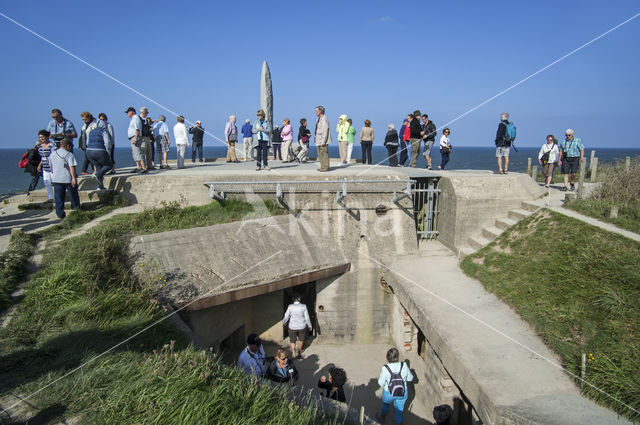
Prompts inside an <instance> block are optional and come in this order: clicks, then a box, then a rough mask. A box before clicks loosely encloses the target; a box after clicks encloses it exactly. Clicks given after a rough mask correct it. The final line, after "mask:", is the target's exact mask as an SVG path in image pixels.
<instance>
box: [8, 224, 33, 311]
mask: <svg viewBox="0 0 640 425" xmlns="http://www.w3.org/2000/svg"><path fill="white" fill-rule="evenodd" d="M35 245H36V238H35V237H34V236H33V235H30V234H25V233H22V232H20V233H14V234H12V235H11V239H10V240H9V245H8V246H7V249H6V250H5V251H4V252H3V253H2V254H0V311H2V310H3V309H5V308H6V307H7V306H9V304H11V297H10V294H11V291H13V290H14V289H16V287H17V285H18V284H19V283H20V281H21V280H22V279H23V277H24V275H25V273H26V266H27V261H28V260H29V257H30V256H31V254H32V253H33V251H34V249H35Z"/></svg>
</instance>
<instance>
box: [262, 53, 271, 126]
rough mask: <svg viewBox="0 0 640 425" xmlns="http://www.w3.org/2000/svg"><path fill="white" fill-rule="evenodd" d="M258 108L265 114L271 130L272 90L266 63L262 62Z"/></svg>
mask: <svg viewBox="0 0 640 425" xmlns="http://www.w3.org/2000/svg"><path fill="white" fill-rule="evenodd" d="M260 108H262V109H263V110H264V112H265V114H266V117H265V119H266V120H267V122H268V123H269V126H270V128H271V129H273V90H272V89H271V72H270V71H269V65H268V64H267V61H264V62H262V75H261V77H260Z"/></svg>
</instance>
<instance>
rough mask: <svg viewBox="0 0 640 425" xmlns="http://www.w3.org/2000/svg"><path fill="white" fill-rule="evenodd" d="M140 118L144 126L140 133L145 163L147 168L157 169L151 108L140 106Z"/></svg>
mask: <svg viewBox="0 0 640 425" xmlns="http://www.w3.org/2000/svg"><path fill="white" fill-rule="evenodd" d="M140 120H141V122H142V128H141V129H140V134H141V135H142V145H141V146H140V149H142V153H143V155H144V163H145V164H146V165H147V170H155V169H156V167H155V165H154V164H155V162H154V159H153V157H154V147H153V145H154V140H153V129H152V127H151V126H152V125H153V122H152V121H151V118H150V117H149V109H147V107H146V106H143V107H142V108H140Z"/></svg>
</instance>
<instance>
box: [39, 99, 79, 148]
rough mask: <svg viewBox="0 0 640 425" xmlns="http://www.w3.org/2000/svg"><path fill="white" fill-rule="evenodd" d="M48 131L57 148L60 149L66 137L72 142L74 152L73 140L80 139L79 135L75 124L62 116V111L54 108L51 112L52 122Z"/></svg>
mask: <svg viewBox="0 0 640 425" xmlns="http://www.w3.org/2000/svg"><path fill="white" fill-rule="evenodd" d="M47 131H48V132H49V133H51V138H52V139H53V141H54V144H55V145H56V148H59V147H60V141H61V140H62V139H64V138H65V137H66V138H67V140H69V141H71V142H72V144H71V152H73V139H75V138H76V137H78V133H76V128H75V127H74V126H73V123H72V122H71V121H69V120H68V119H66V118H65V117H63V116H62V111H61V110H60V109H58V108H54V109H52V110H51V121H49V125H48V126H47Z"/></svg>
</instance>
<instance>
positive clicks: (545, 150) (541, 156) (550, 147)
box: [538, 134, 558, 188]
mask: <svg viewBox="0 0 640 425" xmlns="http://www.w3.org/2000/svg"><path fill="white" fill-rule="evenodd" d="M554 140H555V137H553V134H549V135H548V136H547V143H545V144H544V145H542V147H541V148H540V152H538V162H540V165H541V166H542V177H543V178H544V187H546V188H548V187H549V185H550V184H551V180H552V179H553V169H554V165H553V164H555V163H556V162H557V161H558V145H556V144H555V143H554Z"/></svg>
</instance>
